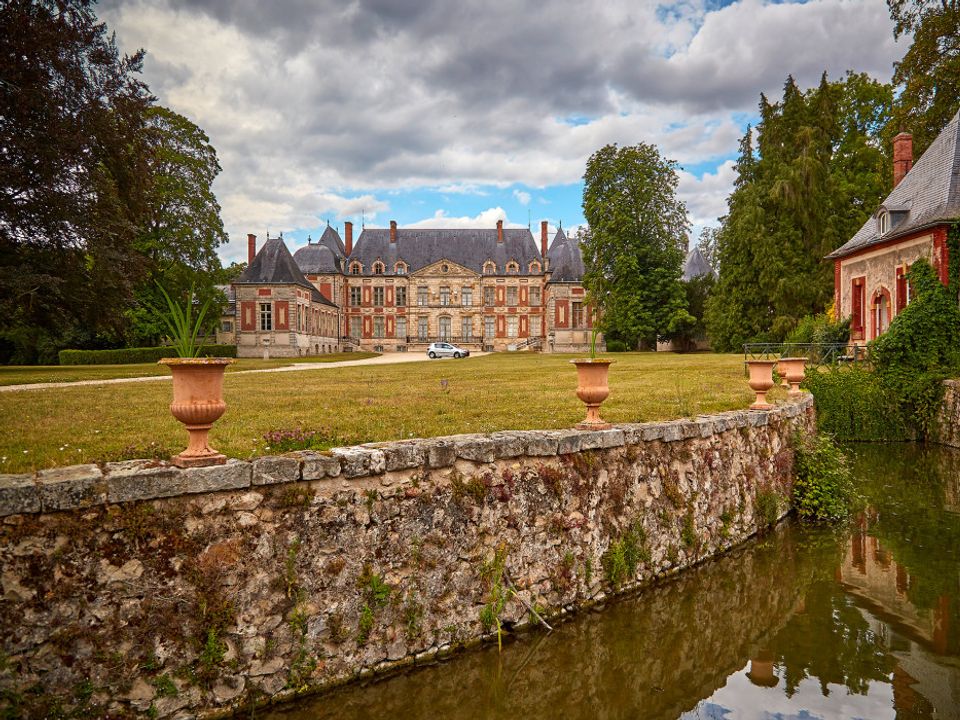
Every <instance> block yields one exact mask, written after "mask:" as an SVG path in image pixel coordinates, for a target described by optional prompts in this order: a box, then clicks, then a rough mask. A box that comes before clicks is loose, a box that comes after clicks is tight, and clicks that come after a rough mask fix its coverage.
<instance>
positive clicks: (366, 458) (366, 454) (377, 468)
mask: <svg viewBox="0 0 960 720" xmlns="http://www.w3.org/2000/svg"><path fill="white" fill-rule="evenodd" d="M331 453H332V454H333V457H334V458H336V459H337V460H338V461H339V462H340V472H341V473H342V474H343V475H344V477H348V478H354V477H363V476H364V475H382V474H383V473H384V472H385V471H386V467H387V461H386V457H385V456H384V454H383V451H382V450H373V449H372V448H365V447H346V448H334V449H333V450H331Z"/></svg>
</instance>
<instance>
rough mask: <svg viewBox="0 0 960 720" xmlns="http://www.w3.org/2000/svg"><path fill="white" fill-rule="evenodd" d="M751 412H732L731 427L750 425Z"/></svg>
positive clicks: (732, 428) (733, 428)
mask: <svg viewBox="0 0 960 720" xmlns="http://www.w3.org/2000/svg"><path fill="white" fill-rule="evenodd" d="M750 412H751V411H749V410H736V411H734V412H732V413H730V429H731V430H735V429H738V428H742V427H748V426H749V425H750Z"/></svg>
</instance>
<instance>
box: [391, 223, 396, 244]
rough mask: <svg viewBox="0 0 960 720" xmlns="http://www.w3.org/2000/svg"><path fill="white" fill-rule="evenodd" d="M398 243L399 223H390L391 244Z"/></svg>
mask: <svg viewBox="0 0 960 720" xmlns="http://www.w3.org/2000/svg"><path fill="white" fill-rule="evenodd" d="M396 241H397V221H396V220H391V221H390V242H391V243H395V242H396Z"/></svg>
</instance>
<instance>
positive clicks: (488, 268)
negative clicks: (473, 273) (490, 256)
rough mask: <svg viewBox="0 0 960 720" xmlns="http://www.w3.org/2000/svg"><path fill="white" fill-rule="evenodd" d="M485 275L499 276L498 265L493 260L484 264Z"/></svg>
mask: <svg viewBox="0 0 960 720" xmlns="http://www.w3.org/2000/svg"><path fill="white" fill-rule="evenodd" d="M483 274H484V275H496V274H497V265H496V263H494V262H493V261H492V260H487V261H486V262H485V263H484V264H483Z"/></svg>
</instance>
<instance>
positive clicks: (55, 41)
mask: <svg viewBox="0 0 960 720" xmlns="http://www.w3.org/2000/svg"><path fill="white" fill-rule="evenodd" d="M91 5H92V3H91V2H90V0H59V1H57V2H54V1H52V0H37V1H35V2H31V1H30V0H9V1H8V2H4V3H2V4H0V336H2V338H3V339H4V341H5V343H4V347H3V348H0V355H7V356H8V358H9V356H10V355H12V354H13V355H16V356H17V357H16V359H18V360H20V361H28V362H29V361H32V360H33V359H35V358H36V357H37V353H38V351H39V350H41V349H43V348H44V347H45V348H46V349H47V354H48V355H49V353H50V352H51V351H52V350H55V346H56V345H57V344H58V343H62V342H63V341H64V338H73V339H76V338H85V340H86V341H87V342H89V341H90V340H91V339H93V338H94V337H96V336H97V335H101V336H103V335H108V336H109V335H110V334H115V333H116V332H117V331H118V330H119V329H120V327H121V326H122V323H123V317H122V309H123V306H124V302H125V301H126V300H127V299H128V298H129V297H130V296H131V293H132V291H133V288H134V286H135V285H136V283H137V282H138V280H139V279H140V278H141V277H142V276H143V272H144V263H143V259H142V256H141V255H140V254H139V253H138V252H137V251H136V248H135V242H136V239H137V234H138V227H139V225H140V219H141V217H142V215H143V212H144V208H145V202H146V195H147V191H148V188H149V178H150V174H149V172H148V170H147V154H148V149H147V147H146V143H145V138H146V135H147V133H146V132H145V130H146V110H147V108H148V107H149V105H150V103H151V101H152V98H151V96H150V94H149V92H148V90H147V87H146V86H145V85H144V84H143V83H142V82H141V81H140V80H139V79H137V77H136V73H138V72H139V71H140V66H141V62H142V59H143V52H142V51H141V52H138V53H135V54H134V55H132V56H124V57H121V56H120V55H119V53H118V51H117V48H116V45H115V43H114V41H113V38H112V37H111V36H110V35H109V34H108V33H107V30H106V27H105V26H104V25H103V23H99V22H97V20H96V18H95V16H94V14H93V11H92V10H91Z"/></svg>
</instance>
